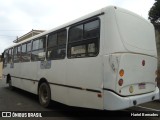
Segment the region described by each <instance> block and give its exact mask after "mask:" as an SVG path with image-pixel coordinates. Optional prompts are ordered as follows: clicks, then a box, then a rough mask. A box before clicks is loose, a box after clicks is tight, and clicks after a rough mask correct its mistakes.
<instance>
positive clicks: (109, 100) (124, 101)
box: [104, 87, 159, 110]
mask: <svg viewBox="0 0 160 120" xmlns="http://www.w3.org/2000/svg"><path fill="white" fill-rule="evenodd" d="M153 97H154V100H157V99H159V88H158V87H156V90H155V91H154V92H151V93H147V94H142V95H135V96H128V97H122V96H119V95H117V94H115V93H113V92H111V91H107V90H104V109H105V110H121V109H125V108H129V107H132V106H135V105H139V104H142V103H146V102H150V101H152V100H153ZM134 101H136V104H134Z"/></svg>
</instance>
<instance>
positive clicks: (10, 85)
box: [8, 80, 14, 90]
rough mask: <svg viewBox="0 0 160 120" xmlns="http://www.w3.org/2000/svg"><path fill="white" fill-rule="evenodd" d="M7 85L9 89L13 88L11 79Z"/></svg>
mask: <svg viewBox="0 0 160 120" xmlns="http://www.w3.org/2000/svg"><path fill="white" fill-rule="evenodd" d="M8 85H9V89H10V90H13V89H14V87H13V86H12V80H9V82H8Z"/></svg>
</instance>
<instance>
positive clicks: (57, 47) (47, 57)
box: [46, 28, 68, 60]
mask: <svg viewBox="0 0 160 120" xmlns="http://www.w3.org/2000/svg"><path fill="white" fill-rule="evenodd" d="M63 31H64V32H66V40H65V44H60V45H59V41H58V33H60V32H63ZM53 34H56V38H57V40H56V42H57V45H56V46H52V47H48V40H49V36H50V35H53ZM67 35H68V31H67V29H66V28H62V29H59V30H56V31H53V32H51V33H49V34H48V37H47V48H46V59H47V60H62V59H65V57H66V54H67ZM62 46H65V47H63V48H64V49H65V55H64V57H61V58H60V57H56V58H52V59H50V58H49V56H48V51H49V50H50V49H52V50H59V48H60V49H62Z"/></svg>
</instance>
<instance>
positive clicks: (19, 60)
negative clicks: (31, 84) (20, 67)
mask: <svg viewBox="0 0 160 120" xmlns="http://www.w3.org/2000/svg"><path fill="white" fill-rule="evenodd" d="M17 58H18V59H17V62H21V45H19V46H18V47H17Z"/></svg>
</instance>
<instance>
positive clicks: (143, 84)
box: [138, 83, 146, 89]
mask: <svg viewBox="0 0 160 120" xmlns="http://www.w3.org/2000/svg"><path fill="white" fill-rule="evenodd" d="M138 87H139V89H145V88H146V84H145V83H139V85H138Z"/></svg>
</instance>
